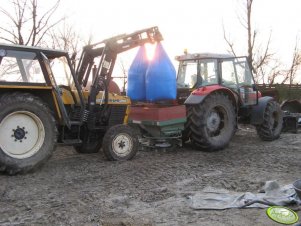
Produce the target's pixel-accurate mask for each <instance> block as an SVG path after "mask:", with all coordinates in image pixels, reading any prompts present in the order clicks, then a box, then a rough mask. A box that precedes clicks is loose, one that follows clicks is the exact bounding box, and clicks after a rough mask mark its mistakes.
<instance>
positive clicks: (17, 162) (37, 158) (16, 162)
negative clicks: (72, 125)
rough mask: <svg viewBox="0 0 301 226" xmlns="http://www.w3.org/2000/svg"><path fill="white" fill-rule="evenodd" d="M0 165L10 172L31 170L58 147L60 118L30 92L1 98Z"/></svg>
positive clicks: (2, 168) (3, 169)
mask: <svg viewBox="0 0 301 226" xmlns="http://www.w3.org/2000/svg"><path fill="white" fill-rule="evenodd" d="M0 109H1V110H0V134H1V136H0V166H1V167H0V168H1V171H4V172H6V173H8V174H10V175H13V174H16V173H24V172H28V171H31V170H33V169H35V168H37V167H38V166H40V165H41V164H42V163H44V162H45V161H46V160H47V159H48V158H49V157H50V156H51V154H52V152H53V150H54V149H55V145H56V140H57V130H56V122H55V120H54V118H53V116H52V114H51V112H50V110H49V108H48V107H47V106H46V105H45V104H44V103H43V102H42V100H41V99H40V98H38V97H35V96H33V95H31V94H29V93H19V92H16V93H12V94H7V95H4V96H2V97H1V98H0Z"/></svg>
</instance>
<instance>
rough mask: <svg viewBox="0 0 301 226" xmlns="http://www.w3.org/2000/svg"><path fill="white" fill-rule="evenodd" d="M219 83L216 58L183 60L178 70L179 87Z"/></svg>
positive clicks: (195, 86)
mask: <svg viewBox="0 0 301 226" xmlns="http://www.w3.org/2000/svg"><path fill="white" fill-rule="evenodd" d="M214 84H218V77H217V61H216V60H211V59H208V60H193V61H181V62H180V65H179V70H178V77H177V85H178V88H197V87H200V86H206V85H214Z"/></svg>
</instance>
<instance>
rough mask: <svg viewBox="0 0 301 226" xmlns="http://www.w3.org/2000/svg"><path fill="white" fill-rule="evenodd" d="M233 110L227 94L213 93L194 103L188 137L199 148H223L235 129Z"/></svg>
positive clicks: (212, 149) (211, 149)
mask: <svg viewBox="0 0 301 226" xmlns="http://www.w3.org/2000/svg"><path fill="white" fill-rule="evenodd" d="M235 119H236V117H235V111H234V107H233V103H232V101H231V100H230V99H229V98H228V96H227V95H225V94H222V93H213V94H209V96H208V97H207V98H206V99H205V100H204V101H203V102H202V103H200V104H199V105H194V106H193V108H192V113H191V116H190V117H189V118H188V121H189V122H188V123H189V124H190V132H191V134H190V139H191V141H192V143H193V144H194V145H195V146H196V147H197V148H198V149H200V150H206V151H215V150H219V149H223V148H225V147H226V146H227V145H228V144H229V142H230V140H231V138H232V136H233V134H234V131H235V125H236V123H235Z"/></svg>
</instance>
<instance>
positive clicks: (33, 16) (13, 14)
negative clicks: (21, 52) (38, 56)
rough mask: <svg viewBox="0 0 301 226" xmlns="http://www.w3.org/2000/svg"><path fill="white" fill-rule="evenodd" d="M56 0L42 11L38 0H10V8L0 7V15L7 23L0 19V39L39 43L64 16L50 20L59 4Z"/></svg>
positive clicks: (26, 43)
mask: <svg viewBox="0 0 301 226" xmlns="http://www.w3.org/2000/svg"><path fill="white" fill-rule="evenodd" d="M59 3H60V0H57V1H56V3H55V4H54V5H52V6H51V7H50V8H49V9H47V10H46V11H44V12H42V10H41V9H40V7H39V5H38V0H12V2H11V3H10V4H9V5H8V6H10V7H11V8H10V9H9V8H7V9H5V8H4V7H0V15H1V14H2V15H4V16H5V18H6V19H7V21H6V22H7V23H4V21H1V26H0V31H1V33H0V40H4V41H6V42H9V43H13V44H20V45H31V46H37V45H41V44H42V42H43V38H44V37H45V35H46V34H48V33H49V31H50V30H51V29H52V28H53V27H54V26H56V25H57V24H58V23H60V22H61V21H62V20H63V19H64V18H60V19H58V20H56V21H52V17H53V15H54V13H55V12H56V10H57V8H58V6H59Z"/></svg>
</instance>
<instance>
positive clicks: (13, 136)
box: [0, 27, 162, 174]
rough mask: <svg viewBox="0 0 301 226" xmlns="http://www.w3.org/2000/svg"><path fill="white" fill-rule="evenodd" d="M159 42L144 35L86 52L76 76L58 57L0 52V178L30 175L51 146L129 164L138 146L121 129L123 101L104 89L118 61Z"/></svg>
mask: <svg viewBox="0 0 301 226" xmlns="http://www.w3.org/2000/svg"><path fill="white" fill-rule="evenodd" d="M161 40H162V36H161V33H160V32H159V30H158V28H157V27H151V28H148V29H143V30H140V31H136V32H133V33H131V34H123V35H118V36H115V37H112V38H109V39H106V40H103V41H102V42H99V43H96V44H93V45H88V46H85V47H84V48H83V52H82V55H81V58H80V61H79V64H78V67H77V69H76V71H75V69H74V68H73V66H72V65H73V64H72V60H71V58H70V57H69V55H68V53H67V52H65V51H58V50H51V49H44V48H36V47H26V46H19V45H6V44H0V171H2V172H6V173H8V174H16V173H24V172H28V171H31V170H34V169H35V168H36V167H38V166H40V165H42V164H43V163H44V162H45V161H46V160H47V159H48V158H49V157H50V156H51V154H52V152H53V151H54V150H55V147H56V144H65V145H71V146H74V147H75V148H76V150H77V151H78V152H80V153H91V152H97V151H98V150H99V149H100V148H101V147H102V149H103V151H104V154H105V156H106V157H107V158H108V159H109V160H128V159H131V158H133V157H134V155H135V154H136V152H137V150H138V139H137V136H135V132H134V130H133V129H131V128H130V127H129V126H127V125H125V124H124V120H125V118H126V111H127V106H128V105H129V104H130V103H131V102H130V99H129V98H128V97H125V96H121V95H118V94H114V93H110V92H109V91H108V87H109V84H110V81H111V75H112V71H113V68H114V65H115V61H116V58H117V55H118V54H119V53H121V52H124V51H126V50H129V49H132V48H135V47H137V46H140V45H143V44H145V43H154V42H158V41H161ZM93 72H94V73H93ZM89 82H90V83H91V87H90V88H89V89H86V86H87V84H88V83H89Z"/></svg>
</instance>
